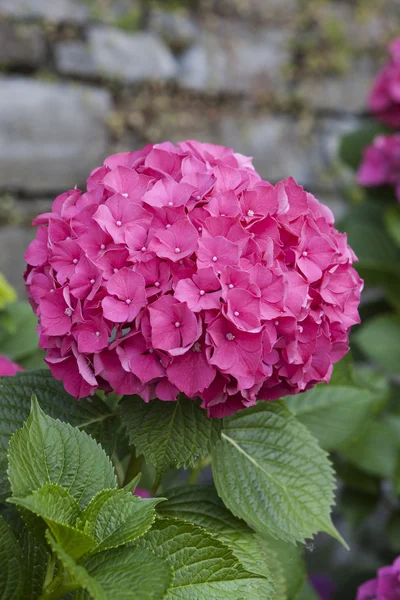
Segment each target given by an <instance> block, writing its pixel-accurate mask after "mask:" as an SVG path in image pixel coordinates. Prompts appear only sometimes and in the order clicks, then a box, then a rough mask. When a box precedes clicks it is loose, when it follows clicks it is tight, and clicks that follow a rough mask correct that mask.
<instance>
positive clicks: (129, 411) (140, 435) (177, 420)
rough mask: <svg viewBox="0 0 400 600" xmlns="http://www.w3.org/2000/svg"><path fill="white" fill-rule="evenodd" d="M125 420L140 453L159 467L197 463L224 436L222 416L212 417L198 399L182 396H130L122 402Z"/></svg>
mask: <svg viewBox="0 0 400 600" xmlns="http://www.w3.org/2000/svg"><path fill="white" fill-rule="evenodd" d="M121 418H122V423H123V425H124V426H125V428H126V431H127V434H128V436H129V440H130V443H131V444H133V445H134V446H135V448H136V453H137V454H143V455H144V457H145V459H146V461H148V462H150V463H151V464H152V465H154V466H155V467H156V469H157V472H158V474H159V476H161V474H163V473H164V472H165V471H166V470H167V469H168V468H170V467H175V468H179V467H185V468H187V467H189V466H193V465H194V463H195V461H196V460H197V458H199V457H205V456H208V455H209V454H210V452H211V450H212V448H213V447H214V446H215V444H216V443H217V441H218V440H219V438H220V433H221V420H219V419H208V418H207V416H206V414H205V411H204V410H203V409H201V408H200V407H199V406H198V404H197V403H195V402H193V401H192V400H189V399H188V398H185V397H184V396H180V397H179V398H178V400H177V401H176V402H162V401H160V400H152V401H151V402H150V403H149V404H146V403H144V402H143V401H142V400H141V399H140V398H138V397H135V396H131V397H127V398H125V399H124V400H123V402H122V403H121Z"/></svg>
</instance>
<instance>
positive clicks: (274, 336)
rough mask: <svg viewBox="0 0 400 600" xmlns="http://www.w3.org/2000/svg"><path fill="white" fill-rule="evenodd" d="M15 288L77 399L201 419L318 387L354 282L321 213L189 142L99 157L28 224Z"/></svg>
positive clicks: (345, 324) (342, 330)
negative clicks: (185, 412)
mask: <svg viewBox="0 0 400 600" xmlns="http://www.w3.org/2000/svg"><path fill="white" fill-rule="evenodd" d="M34 225H36V226H38V230H37V235H36V239H35V240H34V241H33V242H32V243H31V244H30V246H29V248H28V250H27V252H26V261H27V263H28V269H27V271H26V275H25V277H26V285H27V290H28V294H29V298H30V302H31V304H32V306H33V308H34V310H35V312H36V314H37V316H38V319H39V328H38V331H39V336H40V346H41V347H42V348H44V349H46V351H47V358H46V362H47V363H48V365H49V367H50V369H51V371H52V373H53V375H54V377H55V378H56V379H60V380H62V381H63V382H64V385H65V388H66V389H67V391H68V392H70V393H71V394H72V395H73V396H75V397H76V398H81V397H83V396H86V395H88V394H93V393H94V392H95V390H97V389H101V390H104V391H105V392H109V391H111V390H113V391H114V392H115V393H116V394H137V395H139V396H141V398H142V399H143V400H144V401H145V402H148V401H149V400H151V399H152V398H155V397H158V398H159V399H161V400H165V401H173V400H175V399H176V398H177V397H178V395H179V394H180V393H184V394H185V395H186V396H188V397H190V398H197V397H200V398H201V401H202V406H203V407H204V408H206V409H207V411H208V414H209V416H211V417H223V416H225V415H228V414H230V413H233V412H235V411H237V410H239V409H241V408H244V407H247V406H251V405H254V404H255V402H256V400H257V399H264V400H271V399H275V398H279V397H282V396H285V395H287V394H296V393H298V392H303V391H305V390H307V389H309V388H311V387H312V386H314V385H315V384H317V383H319V382H328V381H329V378H330V376H331V373H332V367H333V364H334V363H336V362H337V361H338V360H340V359H341V358H342V357H343V355H344V354H345V353H346V352H347V350H348V335H349V330H350V328H351V326H352V325H354V324H356V323H358V322H359V315H358V311H357V308H358V305H359V300H360V291H361V288H362V282H361V280H360V278H359V276H358V274H357V272H356V271H355V269H354V268H353V266H352V263H353V261H354V260H356V257H355V255H354V253H353V252H352V250H351V249H350V247H349V246H348V244H347V239H346V235H345V234H341V233H339V232H338V231H337V230H336V229H335V228H334V219H333V215H332V213H331V211H330V210H329V209H328V208H327V207H326V206H324V205H323V204H321V203H319V202H318V201H317V200H316V199H315V198H314V196H313V195H312V194H310V193H307V192H306V191H304V190H303V188H302V187H301V186H299V185H297V183H296V182H295V181H294V180H293V179H292V178H289V179H286V180H285V181H281V182H279V183H278V184H276V185H272V184H271V183H268V182H266V181H262V179H261V177H260V176H259V175H258V174H257V172H256V171H255V169H254V167H253V165H252V161H251V159H250V158H247V157H245V156H243V155H241V154H238V153H235V152H234V151H233V150H232V149H229V148H225V147H222V146H214V145H211V144H203V143H199V142H196V141H187V142H182V143H179V144H177V145H173V144H171V143H169V142H166V143H162V144H156V145H149V146H147V147H145V148H144V149H142V150H140V151H137V152H126V153H123V154H117V155H113V156H110V157H109V158H107V159H106V160H105V162H104V165H103V166H101V167H99V168H97V169H95V170H94V171H93V172H92V173H91V175H90V177H89V179H88V181H87V188H86V191H84V192H82V191H80V190H79V189H73V190H70V191H68V192H66V193H64V194H62V195H60V196H58V197H57V198H56V199H55V201H54V204H53V208H52V212H50V213H46V214H43V215H40V216H39V217H38V218H36V219H35V221H34Z"/></svg>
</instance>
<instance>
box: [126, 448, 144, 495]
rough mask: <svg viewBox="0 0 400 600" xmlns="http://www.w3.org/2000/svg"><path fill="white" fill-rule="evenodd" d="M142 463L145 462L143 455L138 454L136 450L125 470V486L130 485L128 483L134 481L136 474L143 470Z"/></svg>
mask: <svg viewBox="0 0 400 600" xmlns="http://www.w3.org/2000/svg"><path fill="white" fill-rule="evenodd" d="M142 464H143V456H136V452H135V451H133V452H132V454H131V457H130V459H129V463H128V466H127V469H126V472H125V477H124V484H123V486H124V487H125V486H126V485H128V483H130V482H131V481H132V479H135V477H136V475H138V474H139V473H140V472H141V470H142Z"/></svg>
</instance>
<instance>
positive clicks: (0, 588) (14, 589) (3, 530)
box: [0, 517, 25, 600]
mask: <svg viewBox="0 0 400 600" xmlns="http://www.w3.org/2000/svg"><path fill="white" fill-rule="evenodd" d="M0 565H1V567H0V600H20V598H21V596H22V593H23V589H24V576H25V575H24V564H23V562H22V552H21V548H20V546H19V544H18V542H17V540H16V539H15V536H14V534H13V532H12V530H11V529H10V527H9V526H8V525H7V524H6V522H5V521H4V519H3V517H0Z"/></svg>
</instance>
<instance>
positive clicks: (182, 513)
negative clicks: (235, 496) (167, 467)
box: [158, 485, 279, 595]
mask: <svg viewBox="0 0 400 600" xmlns="http://www.w3.org/2000/svg"><path fill="white" fill-rule="evenodd" d="M166 496H167V497H168V500H167V502H164V503H163V504H161V505H160V506H159V508H158V513H159V514H161V516H164V515H167V516H170V517H175V518H179V519H181V520H184V521H189V522H190V523H193V524H194V525H197V526H199V527H203V528H204V529H206V530H207V531H208V533H211V534H212V535H213V536H214V537H216V538H217V539H219V540H220V541H222V542H224V543H225V544H226V545H227V546H229V547H230V548H231V550H232V552H233V554H234V555H235V556H236V558H238V559H239V560H240V562H241V563H242V565H243V566H244V567H245V569H247V570H248V571H250V572H251V573H255V574H257V575H261V576H262V577H265V578H266V579H267V580H268V581H270V582H271V586H270V594H271V595H272V594H273V592H274V591H275V589H277V588H278V586H279V581H276V580H275V574H274V572H273V571H272V569H271V568H270V558H271V557H270V552H269V551H268V547H267V546H266V544H264V542H263V540H261V538H259V537H258V536H256V535H255V533H254V531H252V530H251V529H250V527H248V525H247V524H246V523H245V522H244V521H242V520H241V519H238V518H237V517H235V516H234V515H233V514H232V513H231V512H229V510H228V509H227V508H226V506H225V505H224V504H223V502H222V501H221V499H220V498H219V497H218V495H217V493H216V491H215V488H214V487H212V486H206V485H190V486H181V487H178V488H173V489H171V490H168V491H167V492H166Z"/></svg>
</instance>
